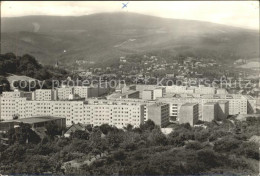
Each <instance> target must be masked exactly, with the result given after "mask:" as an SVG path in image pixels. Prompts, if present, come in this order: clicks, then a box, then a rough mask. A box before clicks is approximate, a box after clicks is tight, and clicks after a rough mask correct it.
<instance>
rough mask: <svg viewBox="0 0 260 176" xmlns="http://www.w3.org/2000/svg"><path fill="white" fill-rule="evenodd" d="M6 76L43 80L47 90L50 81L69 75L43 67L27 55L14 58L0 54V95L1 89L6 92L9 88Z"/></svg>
mask: <svg viewBox="0 0 260 176" xmlns="http://www.w3.org/2000/svg"><path fill="white" fill-rule="evenodd" d="M8 74H16V75H25V76H28V77H32V78H35V79H37V80H40V81H42V80H45V83H46V84H45V85H44V86H45V87H44V88H48V87H50V86H51V80H53V79H54V80H61V79H64V78H66V77H67V76H68V74H69V73H68V71H66V70H64V69H59V68H54V67H52V66H43V65H41V64H39V63H38V61H37V60H36V59H35V58H34V57H33V56H31V55H29V54H25V55H23V56H16V55H15V54H13V53H6V54H0V85H3V84H4V85H5V86H3V88H0V93H1V90H2V89H3V90H4V91H6V90H7V91H8V90H9V88H10V85H9V82H8V81H7V79H6V77H7V76H8ZM1 75H2V76H1ZM24 89H25V90H26V89H27V88H24Z"/></svg>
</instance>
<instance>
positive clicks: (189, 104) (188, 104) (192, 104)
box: [182, 103, 198, 106]
mask: <svg viewBox="0 0 260 176" xmlns="http://www.w3.org/2000/svg"><path fill="white" fill-rule="evenodd" d="M196 104H198V103H185V104H183V105H182V106H194V105H196Z"/></svg>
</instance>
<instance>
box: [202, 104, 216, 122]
mask: <svg viewBox="0 0 260 176" xmlns="http://www.w3.org/2000/svg"><path fill="white" fill-rule="evenodd" d="M218 106H219V105H218V103H216V102H208V103H205V104H204V105H203V106H202V120H203V121H206V122H211V121H213V120H218Z"/></svg>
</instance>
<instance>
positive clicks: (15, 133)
mask: <svg viewBox="0 0 260 176" xmlns="http://www.w3.org/2000/svg"><path fill="white" fill-rule="evenodd" d="M8 138H9V142H10V143H11V144H13V143H15V142H18V143H19V144H25V143H35V144H37V143H39V142H40V137H39V136H38V135H37V134H36V133H35V132H34V131H33V130H32V129H31V126H30V125H29V124H24V123H20V124H19V127H18V128H15V129H11V130H9V131H8Z"/></svg>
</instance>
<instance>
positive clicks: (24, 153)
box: [0, 117, 260, 175]
mask: <svg viewBox="0 0 260 176" xmlns="http://www.w3.org/2000/svg"><path fill="white" fill-rule="evenodd" d="M204 125H205V126H206V127H207V128H203V127H195V128H193V127H190V126H189V124H182V125H176V126H175V127H174V129H173V132H172V133H170V134H169V135H168V136H165V135H164V134H163V133H162V132H161V130H160V128H159V127H157V126H155V125H154V123H153V122H152V121H149V120H148V121H147V122H146V123H145V124H144V125H141V127H140V128H132V127H131V126H130V125H129V126H128V127H127V128H126V129H125V130H120V129H117V128H115V127H110V126H109V125H106V124H103V125H101V126H100V127H94V128H92V127H91V126H87V131H76V132H75V133H74V134H72V136H71V137H70V138H63V137H61V138H55V135H56V134H61V132H59V131H57V129H58V128H57V127H56V126H55V125H49V126H47V127H46V128H47V132H46V134H47V135H46V136H45V137H44V138H42V139H40V137H39V136H37V134H36V133H35V132H34V131H32V130H30V129H29V127H28V126H25V125H21V128H19V129H16V130H11V131H9V132H8V134H7V135H6V136H5V137H8V138H9V142H10V143H9V146H5V145H2V144H0V158H1V160H0V173H2V174H16V173H17V174H18V173H19V174H43V173H48V174H55V175H56V174H58V175H62V174H66V175H112V174H119V175H200V174H204V175H205V174H206V175H207V174H209V175H212V174H220V175H257V174H258V164H259V150H258V148H259V144H258V143H257V141H255V140H251V139H252V138H253V139H255V138H258V139H259V136H260V134H259V130H258V127H259V125H260V117H248V118H247V119H246V120H245V121H238V120H235V119H233V120H226V121H224V122H223V123H220V124H218V125H217V124H216V123H214V122H212V123H205V124H204ZM26 141H28V143H26Z"/></svg>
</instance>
